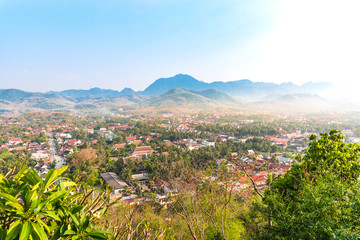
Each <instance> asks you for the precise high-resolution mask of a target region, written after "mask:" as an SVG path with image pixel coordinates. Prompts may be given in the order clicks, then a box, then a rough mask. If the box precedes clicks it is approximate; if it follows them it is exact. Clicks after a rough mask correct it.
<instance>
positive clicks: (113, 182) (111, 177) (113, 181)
mask: <svg viewBox="0 0 360 240" xmlns="http://www.w3.org/2000/svg"><path fill="white" fill-rule="evenodd" d="M100 176H101V178H102V179H103V180H104V182H105V184H107V185H109V186H111V187H112V190H113V193H114V194H118V193H120V192H121V191H122V190H123V189H124V188H125V187H126V186H128V185H127V184H126V182H124V181H123V180H121V179H120V177H119V176H118V175H116V174H115V173H113V172H107V173H101V174H100Z"/></svg>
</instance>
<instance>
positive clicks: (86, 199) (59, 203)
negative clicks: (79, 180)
mask: <svg viewBox="0 0 360 240" xmlns="http://www.w3.org/2000/svg"><path fill="white" fill-rule="evenodd" d="M66 168H67V167H63V168H60V169H58V170H55V169H51V170H50V171H49V173H48V174H47V176H46V179H45V180H43V179H41V178H40V176H39V175H38V173H37V172H36V171H35V169H34V168H32V167H30V168H27V167H24V166H23V167H22V168H20V170H19V171H18V173H16V174H14V172H15V171H16V166H15V167H14V168H13V169H12V171H10V172H9V173H8V174H7V175H6V176H4V175H0V191H1V192H0V197H1V199H0V206H1V207H0V234H1V239H6V240H12V239H20V240H22V239H29V238H30V239H41V240H43V239H70V238H71V239H107V234H109V233H108V232H106V231H102V230H97V229H96V227H95V220H94V219H95V218H96V217H98V216H100V215H101V214H104V212H105V211H106V210H107V208H108V206H109V205H110V202H109V201H110V199H109V198H107V200H105V198H104V197H105V196H106V195H107V196H109V193H110V192H104V191H102V190H96V191H95V190H91V193H96V194H95V196H97V197H96V198H95V199H91V197H90V194H89V195H84V190H86V187H85V188H84V186H81V185H76V183H74V182H72V181H70V180H69V179H68V178H67V177H65V176H64V172H65V171H66ZM94 191H95V192H94Z"/></svg>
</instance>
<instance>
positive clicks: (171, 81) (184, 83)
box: [141, 74, 332, 99]
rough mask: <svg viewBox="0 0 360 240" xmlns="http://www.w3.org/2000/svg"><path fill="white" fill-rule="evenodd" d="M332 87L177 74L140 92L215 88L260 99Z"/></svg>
mask: <svg viewBox="0 0 360 240" xmlns="http://www.w3.org/2000/svg"><path fill="white" fill-rule="evenodd" d="M331 87H332V85H331V84H329V83H312V82H309V83H306V84H304V85H301V86H298V85H295V84H293V83H291V82H289V83H281V84H275V83H264V82H252V81H250V80H247V79H244V80H237V81H230V82H221V81H217V82H212V83H206V82H202V81H199V80H197V79H195V78H193V77H191V76H189V75H185V74H178V75H175V76H173V77H170V78H160V79H158V80H156V81H155V82H154V83H152V84H151V85H150V86H148V87H147V88H146V89H145V90H144V91H143V92H141V93H142V94H145V95H150V96H156V95H161V94H164V93H166V92H168V91H169V90H171V89H173V88H185V89H191V90H206V89H217V90H219V91H222V92H225V93H227V94H230V95H231V96H235V97H240V98H243V99H244V98H245V99H261V98H262V97H265V96H267V95H270V94H284V93H289V94H292V93H320V92H324V91H326V90H329V89H330V88H331Z"/></svg>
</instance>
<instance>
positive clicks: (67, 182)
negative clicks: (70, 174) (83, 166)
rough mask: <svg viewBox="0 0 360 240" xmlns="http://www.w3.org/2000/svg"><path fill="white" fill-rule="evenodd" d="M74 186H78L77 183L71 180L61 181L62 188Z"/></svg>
mask: <svg viewBox="0 0 360 240" xmlns="http://www.w3.org/2000/svg"><path fill="white" fill-rule="evenodd" d="M72 186H76V183H74V182H71V181H66V182H61V183H60V187H61V189H65V188H67V187H72Z"/></svg>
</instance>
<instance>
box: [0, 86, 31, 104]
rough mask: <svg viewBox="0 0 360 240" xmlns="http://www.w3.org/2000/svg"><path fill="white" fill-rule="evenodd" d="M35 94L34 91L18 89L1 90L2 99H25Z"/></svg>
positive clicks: (10, 100) (14, 100)
mask: <svg viewBox="0 0 360 240" xmlns="http://www.w3.org/2000/svg"><path fill="white" fill-rule="evenodd" d="M33 94H34V93H30V92H25V91H22V90H17V89H3V90H0V99H1V100H5V101H9V102H16V101H23V100H24V99H26V98H28V97H31V96H32V95H33Z"/></svg>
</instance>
